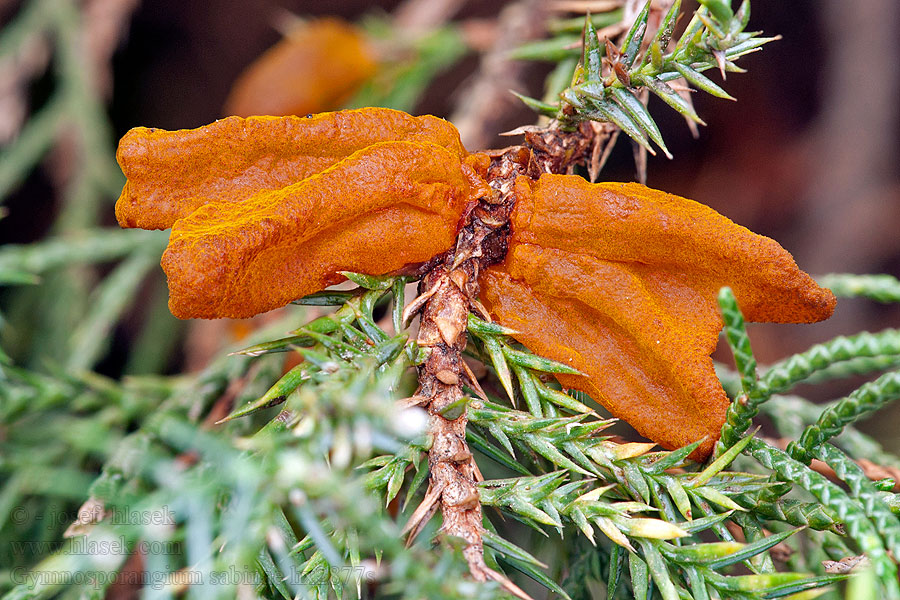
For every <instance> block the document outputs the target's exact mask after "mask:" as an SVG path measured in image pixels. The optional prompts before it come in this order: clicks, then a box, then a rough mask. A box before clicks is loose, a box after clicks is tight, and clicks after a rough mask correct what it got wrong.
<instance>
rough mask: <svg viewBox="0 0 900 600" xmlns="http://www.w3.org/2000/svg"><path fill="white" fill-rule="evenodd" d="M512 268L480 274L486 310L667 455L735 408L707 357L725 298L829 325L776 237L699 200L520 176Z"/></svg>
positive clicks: (826, 297) (809, 284)
mask: <svg viewBox="0 0 900 600" xmlns="http://www.w3.org/2000/svg"><path fill="white" fill-rule="evenodd" d="M516 202H517V204H516V208H515V211H514V212H513V215H512V223H511V226H512V237H511V240H510V250H509V254H508V255H507V259H506V262H505V263H504V264H502V265H498V266H495V267H492V268H490V269H487V270H486V271H485V272H484V273H483V275H482V277H481V285H482V300H483V301H484V304H485V306H486V307H487V308H488V310H489V311H490V312H491V313H492V314H493V315H495V316H496V318H497V320H498V321H499V322H501V323H503V324H504V325H507V326H509V327H511V328H513V329H515V330H517V331H519V332H520V334H519V335H517V336H516V337H517V339H519V341H521V342H522V343H523V344H525V345H526V346H527V347H528V348H529V349H531V350H532V351H534V352H536V353H537V354H540V355H542V356H546V357H548V358H552V359H555V360H558V361H561V362H564V363H566V364H569V365H571V366H573V367H575V368H576V369H578V370H579V371H581V372H582V373H585V375H586V376H585V377H582V376H565V375H563V376H559V380H560V382H561V383H562V384H563V385H565V386H568V387H572V388H575V389H579V390H582V391H584V392H586V393H588V394H589V395H591V396H592V397H593V398H594V399H596V400H597V401H598V402H600V403H601V404H603V405H604V406H605V407H606V408H607V409H608V410H610V412H612V413H613V414H614V415H616V416H618V417H620V418H622V419H624V420H626V421H627V422H628V423H630V424H631V425H632V426H633V427H634V428H635V429H637V430H638V432H640V433H641V434H642V435H644V436H646V437H648V438H650V439H652V440H654V441H655V442H657V443H659V444H661V445H662V446H664V447H666V448H677V447H680V446H683V445H685V444H689V443H691V442H694V441H696V440H698V439H701V438H704V437H706V441H705V442H704V443H703V444H702V445H701V447H700V448H699V449H698V450H697V451H696V452H695V454H694V457H695V458H702V457H705V456H707V455H708V454H709V452H710V451H711V449H712V445H713V443H714V442H715V440H716V439H718V435H719V430H720V429H721V427H722V424H723V423H724V418H725V410H726V408H727V407H728V399H727V397H726V396H725V393H724V392H723V390H722V388H721V386H720V385H719V381H718V378H717V377H716V375H715V371H714V370H713V366H712V360H711V359H710V358H709V355H710V353H711V352H712V351H713V350H714V349H715V346H716V341H717V338H718V334H719V331H720V329H721V327H722V322H721V318H720V316H719V309H718V305H717V302H716V296H717V293H718V290H719V288H720V287H722V286H725V285H727V286H730V287H731V288H732V289H733V290H734V292H735V296H736V298H737V300H738V303H739V305H740V307H741V309H742V310H743V311H744V313H745V316H746V317H747V318H748V319H749V320H753V321H775V322H783V323H800V322H812V321H817V320H821V319H825V318H827V317H828V316H830V315H831V313H832V311H833V310H834V303H835V301H834V297H833V296H832V294H831V292H829V291H828V290H826V289H823V288H820V287H819V286H818V285H817V284H816V283H815V282H814V281H813V280H812V279H811V278H810V277H809V276H808V275H807V274H806V273H804V272H803V271H801V270H800V269H799V268H798V267H797V265H796V263H794V261H793V259H792V258H791V256H790V254H788V253H787V251H785V250H784V249H783V248H781V246H779V245H778V244H777V243H776V242H775V241H773V240H771V239H769V238H765V237H762V236H759V235H756V234H754V233H752V232H750V231H749V230H747V229H745V228H743V227H740V226H739V225H736V224H734V223H732V222H731V221H729V220H728V219H726V218H725V217H723V216H722V215H720V214H718V213H716V212H715V211H713V210H711V209H710V208H707V207H705V206H703V205H701V204H698V203H696V202H693V201H691V200H687V199H684V198H680V197H678V196H674V195H671V194H666V193H664V192H659V191H656V190H652V189H649V188H647V187H645V186H642V185H639V184H634V183H629V184H620V183H603V184H590V183H588V182H587V181H585V180H584V179H581V178H580V177H575V176H569V175H543V176H541V178H540V179H539V180H538V181H532V180H529V179H527V178H524V177H520V178H519V179H518V180H517V182H516Z"/></svg>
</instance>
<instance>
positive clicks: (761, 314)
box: [116, 108, 834, 458]
mask: <svg viewBox="0 0 900 600" xmlns="http://www.w3.org/2000/svg"><path fill="white" fill-rule="evenodd" d="M118 160H119V164H120V165H121V166H122V169H123V171H124V172H125V174H126V176H127V177H128V182H127V184H126V186H125V189H124V190H123V192H122V196H121V197H120V198H119V202H118V204H117V205H116V216H117V217H118V220H119V223H120V224H121V225H122V226H123V227H142V228H153V229H161V228H166V227H172V235H171V238H170V241H169V247H168V248H167V250H166V252H165V254H164V255H163V260H162V264H163V268H164V269H165V271H166V274H167V276H168V280H169V289H170V307H171V310H172V312H173V313H174V314H175V315H176V316H178V317H181V318H190V317H202V318H217V317H247V316H251V315H254V314H256V313H259V312H263V311H267V310H270V309H273V308H277V307H279V306H283V305H285V304H287V303H289V302H290V301H291V300H294V299H296V298H299V297H301V296H303V295H306V294H309V293H312V292H315V291H319V290H321V289H323V288H325V287H326V286H328V285H331V284H334V283H337V282H339V281H341V280H342V279H343V276H342V275H341V274H340V273H339V271H342V270H347V271H357V272H364V273H368V274H372V275H383V274H387V273H392V272H396V271H398V270H400V269H402V268H404V267H406V266H408V265H412V264H416V263H423V262H426V261H428V260H430V259H431V258H433V257H435V256H437V255H439V254H441V253H443V252H444V251H446V250H449V249H450V248H452V247H453V246H454V243H455V241H456V236H457V233H458V231H459V228H460V226H461V225H462V224H463V223H464V222H465V219H466V215H467V214H468V213H467V208H469V207H470V206H472V205H473V204H474V202H475V201H476V200H477V199H479V198H484V197H487V196H488V195H490V194H491V193H492V190H491V188H490V187H489V185H488V182H486V181H485V179H484V177H485V176H486V175H485V174H486V172H487V171H486V170H485V169H484V163H485V160H486V157H485V156H484V155H479V154H474V155H469V154H468V153H467V152H466V150H465V149H464V148H463V147H462V145H461V144H460V141H459V136H458V134H457V132H456V130H455V128H454V127H453V126H452V125H450V124H449V123H447V122H446V121H443V120H441V119H437V118H434V117H428V116H426V117H411V116H409V115H407V114H405V113H402V112H398V111H393V110H388V109H378V108H368V109H362V110H355V111H343V112H335V113H325V114H320V115H316V116H313V117H311V118H296V117H284V118H275V117H256V118H250V119H240V118H236V117H232V118H228V119H224V120H222V121H218V122H216V123H213V124H211V125H208V126H207V127H202V128H200V129H196V130H183V131H175V132H168V131H161V130H154V129H147V128H137V129H133V130H132V131H130V132H129V133H128V134H127V135H126V136H125V137H124V138H123V139H122V142H121V144H120V146H119V151H118ZM472 167H476V168H472ZM515 197H516V204H515V209H514V211H513V213H512V216H511V219H510V229H511V234H510V237H509V251H508V253H507V256H506V259H505V261H504V262H503V263H502V264H498V265H494V266H492V267H489V268H487V269H485V270H484V271H482V273H481V276H480V285H481V289H482V293H481V298H482V300H483V301H484V304H485V306H486V307H487V308H488V310H489V311H490V313H491V314H492V315H493V316H494V317H495V318H496V319H497V320H498V321H499V322H500V323H502V324H504V325H506V326H508V327H510V328H512V329H514V330H516V331H517V332H519V333H518V334H516V335H515V336H514V337H516V339H518V340H519V341H520V342H522V343H523V344H525V345H526V346H527V347H528V348H530V349H531V350H532V351H534V352H536V353H538V354H540V355H542V356H546V357H548V358H552V359H555V360H558V361H561V362H564V363H566V364H569V365H571V366H573V367H575V368H576V369H578V370H579V371H581V372H582V373H583V374H584V375H583V376H576V375H563V376H560V377H559V380H560V382H561V383H562V384H563V385H565V386H568V387H572V388H575V389H579V390H582V391H584V392H586V393H588V394H589V395H591V396H592V397H593V398H594V399H595V400H597V401H598V402H600V403H601V404H603V405H604V406H605V407H606V408H608V409H609V410H610V412H612V413H613V414H614V415H616V416H618V417H621V418H623V419H625V420H626V421H628V422H629V423H630V424H631V425H632V426H633V427H635V429H637V430H638V431H639V432H640V433H641V434H643V435H645V436H647V437H649V438H650V439H652V440H654V441H655V442H657V443H659V444H661V445H662V446H664V447H666V448H675V447H679V446H683V445H685V444H688V443H691V442H694V441H696V440H699V439H701V438H704V437H705V438H706V441H705V442H704V444H703V445H702V446H701V448H700V449H699V450H698V451H697V452H695V454H694V457H695V458H702V457H704V456H706V455H707V454H708V453H709V451H710V449H711V448H712V444H713V442H714V441H715V439H716V438H717V437H718V432H719V430H720V429H721V426H722V423H723V421H724V415H725V409H726V407H727V404H728V400H727V398H726V396H725V393H724V392H723V390H722V388H721V386H720V385H719V382H718V379H717V378H716V375H715V372H714V370H713V366H712V361H711V359H710V358H709V355H710V353H711V352H712V350H713V349H714V347H715V345H716V339H717V337H718V333H719V331H720V329H721V327H722V321H721V317H720V316H719V311H718V307H717V304H716V296H717V293H718V290H719V288H720V287H721V286H724V285H728V286H731V287H732V289H733V290H734V292H735V295H736V297H737V300H738V302H739V304H740V307H741V309H742V310H743V311H744V313H745V315H746V317H747V318H748V319H749V320H753V321H774V322H812V321H817V320H821V319H825V318H827V317H828V316H830V315H831V313H832V311H833V310H834V297H833V296H832V294H831V292H829V291H828V290H826V289H823V288H820V287H819V286H818V285H816V283H815V282H814V281H813V280H812V279H811V278H810V277H809V276H808V275H807V274H806V273H804V272H803V271H801V270H800V269H799V268H798V267H797V265H796V264H795V263H794V261H793V259H792V258H791V256H790V254H788V253H787V252H786V251H785V250H784V249H783V248H781V246H779V245H778V244H777V243H776V242H774V241H773V240H771V239H769V238H765V237H762V236H759V235H756V234H754V233H752V232H750V231H748V230H747V229H744V228H743V227H740V226H738V225H735V224H734V223H732V222H731V221H729V220H728V219H726V218H725V217H723V216H721V215H719V214H718V213H716V212H715V211H713V210H711V209H709V208H707V207H705V206H703V205H700V204H698V203H696V202H693V201H691V200H687V199H684V198H680V197H678V196H673V195H671V194H666V193H664V192H659V191H656V190H651V189H649V188H647V187H645V186H642V185H638V184H633V183H629V184H620V183H601V184H591V183H588V182H587V181H585V180H584V179H581V178H579V177H576V176H572V175H551V174H544V175H542V176H541V177H540V178H539V179H537V180H533V179H530V178H528V177H524V176H520V177H519V178H518V179H517V180H516V183H515Z"/></svg>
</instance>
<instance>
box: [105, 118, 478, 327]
mask: <svg viewBox="0 0 900 600" xmlns="http://www.w3.org/2000/svg"><path fill="white" fill-rule="evenodd" d="M466 156H467V154H466V152H465V149H464V148H463V147H462V145H461V143H460V142H459V136H458V134H457V132H456V130H455V129H454V128H453V126H452V125H450V124H449V123H447V122H446V121H443V120H441V119H437V118H434V117H411V116H409V115H406V114H405V113H402V112H399V111H393V110H387V109H363V110H359V111H344V112H341V113H326V114H324V115H316V116H314V117H312V118H309V119H296V118H278V119H276V118H265V117H260V118H250V119H239V118H236V117H234V118H229V119H224V120H222V121H218V122H216V123H213V124H212V125H209V126H207V127H203V128H200V129H197V130H190V131H175V132H168V131H159V130H151V129H143V128H141V129H137V130H132V131H131V132H130V133H129V134H128V135H127V136H126V137H125V138H123V140H122V142H121V144H120V147H119V152H118V158H119V162H120V164H121V165H122V168H123V170H124V171H125V174H126V175H127V176H128V183H127V184H126V187H125V189H124V190H123V192H122V196H121V197H120V198H119V202H118V204H117V205H116V215H117V217H118V219H119V222H120V224H121V225H122V226H124V227H142V228H145V229H151V228H157V229H162V228H166V227H171V228H172V234H171V236H170V238H169V245H168V248H167V249H166V251H165V253H164V254H163V259H162V265H163V269H164V270H165V272H166V275H167V277H168V283H169V307H170V309H171V311H172V313H173V314H174V315H175V316H177V317H180V318H195V317H199V318H219V317H232V318H240V317H249V316H253V315H255V314H258V313H261V312H265V311H268V310H272V309H274V308H278V307H280V306H284V305H285V304H288V303H289V302H291V301H292V300H295V299H297V298H300V297H302V296H305V295H307V294H309V293H312V292H316V291H319V290H321V289H324V288H325V287H327V286H329V285H332V284H335V283H338V282H340V281H343V279H344V277H343V276H342V275H341V274H340V271H355V272H362V273H368V274H372V275H382V274H386V273H390V272H394V271H397V270H400V269H402V268H404V267H406V266H408V265H411V264H416V263H421V262H425V261H427V260H430V259H431V258H433V257H434V256H436V255H438V254H440V253H441V252H444V251H445V250H447V249H449V248H450V247H451V246H452V245H453V243H454V241H455V239H456V232H457V229H458V224H459V221H460V218H461V217H462V215H463V214H464V213H465V210H466V206H467V205H468V203H469V202H472V201H474V200H475V199H476V198H478V197H479V196H481V195H484V194H487V193H489V189H488V188H487V184H486V183H485V182H484V181H483V179H481V178H480V177H479V176H478V175H477V174H476V172H475V170H473V169H472V168H471V167H470V166H468V165H467V164H465V161H464V159H465V157H466Z"/></svg>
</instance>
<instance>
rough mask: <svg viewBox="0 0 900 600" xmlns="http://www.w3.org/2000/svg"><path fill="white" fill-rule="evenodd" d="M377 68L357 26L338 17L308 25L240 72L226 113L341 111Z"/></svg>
mask: <svg viewBox="0 0 900 600" xmlns="http://www.w3.org/2000/svg"><path fill="white" fill-rule="evenodd" d="M375 70H376V63H375V58H374V53H373V51H372V49H371V48H370V46H369V44H368V43H367V42H366V40H365V38H364V37H363V35H362V34H361V33H360V31H359V30H357V29H356V28H355V27H353V26H351V25H349V24H347V23H345V22H344V21H341V20H340V19H336V18H321V19H316V20H312V21H308V22H306V23H304V24H302V25H300V26H298V27H296V28H295V29H294V30H292V31H291V32H290V33H288V35H287V36H286V37H285V38H284V39H283V40H281V41H280V42H279V43H278V44H276V45H275V46H273V47H272V48H271V49H269V50H268V51H267V52H266V53H265V54H263V55H262V56H261V57H259V58H258V59H257V60H256V61H254V62H253V64H251V65H250V66H249V67H247V69H246V70H245V71H244V72H243V73H242V74H241V76H240V77H239V78H238V80H237V82H236V83H235V84H234V87H233V88H232V90H231V94H230V95H229V97H228V100H227V101H226V102H225V114H227V115H237V116H240V117H249V116H252V115H298V116H304V115H307V114H309V113H318V112H322V111H325V110H332V109H334V108H338V107H340V106H341V105H342V104H343V103H344V102H346V101H347V100H348V99H349V98H350V96H352V95H353V93H354V92H355V91H356V90H357V89H358V88H359V87H360V85H362V84H363V83H364V82H365V81H366V80H367V79H369V78H370V77H371V76H372V75H373V74H374V73H375Z"/></svg>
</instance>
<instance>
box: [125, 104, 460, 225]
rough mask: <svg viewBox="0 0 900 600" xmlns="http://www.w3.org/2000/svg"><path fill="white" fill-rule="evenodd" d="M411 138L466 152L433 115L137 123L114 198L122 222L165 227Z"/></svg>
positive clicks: (383, 111) (369, 111) (362, 113)
mask: <svg viewBox="0 0 900 600" xmlns="http://www.w3.org/2000/svg"><path fill="white" fill-rule="evenodd" d="M391 140H410V141H420V142H431V143H434V144H438V145H439V146H443V147H444V148H446V149H447V150H449V151H450V152H451V153H452V154H454V155H456V157H457V158H456V160H457V161H459V160H462V159H463V158H464V157H465V156H466V151H465V148H463V146H462V143H461V142H460V141H459V133H458V132H457V131H456V128H455V127H453V125H451V124H450V123H448V122H447V121H444V120H443V119H438V118H436V117H431V116H424V117H413V116H410V115H408V114H406V113H404V112H401V111H398V110H391V109H387V108H365V109H360V110H346V111H340V112H330V113H323V114H319V115H313V116H312V117H310V118H305V117H304V118H301V117H251V118H248V119H242V118H239V117H228V118H226V119H221V120H219V121H216V122H215V123H212V124H210V125H207V126H205V127H200V128H199V129H182V130H179V131H165V130H162V129H153V128H147V127H136V128H134V129H132V130H131V131H129V132H128V133H127V134H125V136H124V137H123V138H122V140H121V141H120V142H119V149H118V151H117V152H116V158H117V160H118V161H119V165H120V166H121V167H122V171H123V172H124V173H125V176H126V177H127V178H128V181H127V182H126V184H125V188H124V189H123V190H122V195H121V196H120V197H119V201H118V202H117V203H116V218H117V219H118V221H119V224H120V225H121V226H122V227H139V228H141V229H167V228H169V227H171V226H172V225H173V223H175V221H176V220H178V219H181V218H183V217H186V216H187V215H189V214H191V213H192V212H193V211H195V210H196V209H197V208H199V207H200V206H203V205H204V204H208V203H214V202H241V201H243V200H245V199H246V198H248V197H250V196H251V195H253V194H255V193H257V192H259V191H261V190H277V189H281V188H283V187H285V186H288V185H291V184H294V183H297V182H299V181H301V180H303V179H305V178H307V177H309V176H310V175H313V174H315V173H318V172H319V171H322V170H324V169H326V168H328V167H330V166H332V165H334V164H337V163H338V162H340V161H341V160H343V159H344V158H346V157H347V156H349V155H351V154H353V153H354V152H356V151H357V150H361V149H363V148H366V147H368V146H371V145H372V144H375V143H378V142H385V141H391Z"/></svg>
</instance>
